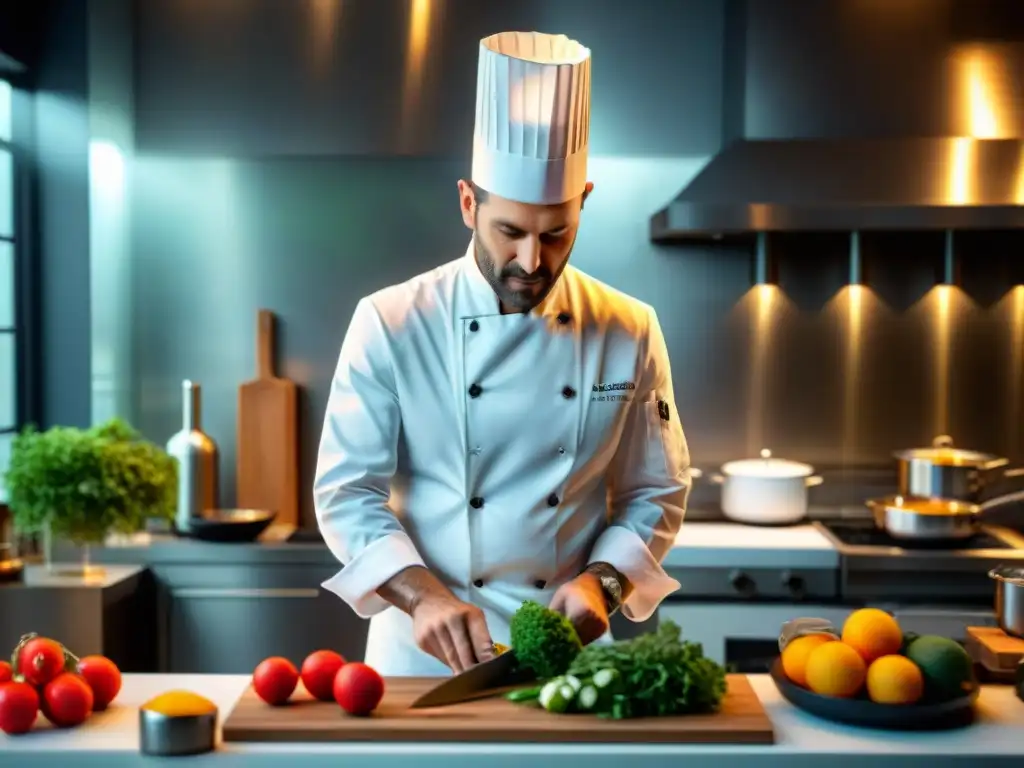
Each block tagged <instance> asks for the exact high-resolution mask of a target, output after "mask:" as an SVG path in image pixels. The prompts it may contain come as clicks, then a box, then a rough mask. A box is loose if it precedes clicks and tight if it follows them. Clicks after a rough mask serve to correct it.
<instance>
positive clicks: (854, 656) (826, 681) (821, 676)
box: [804, 640, 867, 699]
mask: <svg viewBox="0 0 1024 768" xmlns="http://www.w3.org/2000/svg"><path fill="white" fill-rule="evenodd" d="M804 674H805V675H806V677H807V687H808V688H810V689H811V690H812V691H814V692H815V693H820V694H821V695H822V696H837V697H839V698H844V699H848V698H852V697H853V696H856V695H857V694H858V693H859V692H860V689H861V687H863V685H864V678H865V677H866V676H867V664H865V663H864V659H862V658H861V656H860V654H859V653H857V651H855V650H854V649H853V648H851V647H850V646H848V645H847V644H846V643H844V642H842V641H840V640H830V641H829V642H827V643H821V644H820V645H819V646H818V647H816V648H814V649H812V650H811V653H810V654H809V655H808V657H807V664H806V667H805V669H804Z"/></svg>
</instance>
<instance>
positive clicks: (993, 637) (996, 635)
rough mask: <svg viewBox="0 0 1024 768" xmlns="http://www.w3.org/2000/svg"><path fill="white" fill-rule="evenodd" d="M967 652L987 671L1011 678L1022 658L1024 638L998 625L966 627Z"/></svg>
mask: <svg viewBox="0 0 1024 768" xmlns="http://www.w3.org/2000/svg"><path fill="white" fill-rule="evenodd" d="M964 647H965V648H966V649H967V652H968V653H969V654H970V655H971V658H972V659H974V661H976V662H977V663H979V664H981V665H982V666H983V667H985V669H987V670H988V671H989V672H994V673H997V674H1003V675H1006V676H1007V677H1008V679H1009V680H1012V679H1013V677H1014V675H1016V673H1017V667H1018V666H1019V665H1020V663H1021V660H1022V659H1024V640H1022V639H1021V638H1019V637H1013V636H1012V635H1008V634H1006V632H1004V631H1003V630H1001V629H999V628H998V627H967V642H966V643H965V644H964Z"/></svg>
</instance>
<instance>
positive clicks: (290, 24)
mask: <svg viewBox="0 0 1024 768" xmlns="http://www.w3.org/2000/svg"><path fill="white" fill-rule="evenodd" d="M296 6H298V7H296ZM506 29H538V30H543V31H550V32H557V33H564V34H566V35H570V36H573V37H576V38H578V39H580V40H582V41H583V42H584V43H585V44H586V45H588V46H590V47H591V49H592V50H593V51H594V60H595V63H594V69H593V113H592V121H593V122H592V125H591V152H592V153H593V154H601V155H626V156H648V157H657V156H665V155H698V156H699V155H707V154H711V153H713V152H715V151H716V150H717V149H718V147H719V145H720V142H721V124H722V117H721V114H722V109H721V106H722V74H721V70H722V52H723V42H722V40H723V29H724V10H723V4H722V3H721V2H719V1H718V0H688V1H687V2H679V0H645V1H644V2H643V3H633V4H631V5H630V6H629V7H628V8H624V7H623V4H622V3H621V2H619V0H558V2H551V0H521V1H520V2H518V3H501V4H498V3H481V2H478V1H477V0H424V1H423V2H408V0H363V2H350V1H349V0H325V1H324V2H315V3H314V2H308V3H287V2H281V0H248V1H247V2H245V3H225V2H211V3H197V2H193V1H192V0H146V2H145V3H138V4H137V6H136V36H137V39H136V45H135V50H136V53H137V56H136V62H137V63H136V68H135V87H134V94H135V120H136V123H135V138H136V147H137V150H138V151H139V152H143V153H161V152H185V153H189V154H192V153H210V154H215V155H222V156H229V157H230V156H234V157H239V156H244V157H258V156H275V155H285V156H300V155H305V156H310V155H313V156H316V155H384V156H390V155H406V156H434V157H450V158H466V159H468V155H469V151H470V147H471V143H472V142H471V141H470V139H471V136H472V129H473V118H474V113H475V99H476V75H477V55H478V48H477V44H478V41H479V40H480V39H481V38H483V37H485V36H487V35H489V34H493V33H495V32H498V31H501V30H506Z"/></svg>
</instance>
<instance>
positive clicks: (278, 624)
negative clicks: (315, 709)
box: [156, 564, 367, 674]
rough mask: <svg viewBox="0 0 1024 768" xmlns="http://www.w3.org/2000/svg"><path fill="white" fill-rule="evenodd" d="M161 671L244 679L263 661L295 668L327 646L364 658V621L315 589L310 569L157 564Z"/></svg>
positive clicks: (324, 572) (322, 571)
mask: <svg viewBox="0 0 1024 768" xmlns="http://www.w3.org/2000/svg"><path fill="white" fill-rule="evenodd" d="M156 570H157V574H158V580H159V582H160V584H161V599H160V603H161V608H160V621H161V623H162V624H163V626H162V628H161V631H160V633H159V634H160V637H161V649H160V657H161V664H160V667H161V669H162V670H163V671H166V672H172V673H204V674H249V673H251V672H252V670H253V669H254V668H255V667H256V665H257V664H259V663H260V661H262V660H263V659H265V658H267V657H268V656H284V657H286V658H288V659H291V660H292V661H293V662H294V663H295V664H296V665H299V664H301V663H302V660H303V658H305V656H306V655H308V654H309V653H310V652H312V651H315V650H318V649H321V648H330V649H333V650H335V651H337V652H339V653H340V654H342V655H343V656H344V657H345V658H347V659H350V660H359V659H362V658H363V656H364V653H365V649H366V628H367V622H365V621H364V620H362V619H360V618H359V617H357V616H356V615H355V614H354V613H353V612H352V611H351V610H350V609H349V608H348V606H347V605H345V603H343V602H342V601H341V600H340V599H339V598H338V597H336V596H335V595H333V594H331V593H329V592H327V591H326V590H323V589H322V588H320V586H319V584H320V582H322V581H323V580H325V579H327V578H329V577H330V576H331V575H333V573H334V572H335V570H334V569H332V568H324V567H320V566H308V565H301V566H296V565H267V566H264V565H259V566H253V565H240V564H232V565H227V566H216V565H202V566H191V567H184V566H163V567H158V568H157V569H156Z"/></svg>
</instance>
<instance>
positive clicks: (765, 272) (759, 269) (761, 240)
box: [754, 232, 778, 285]
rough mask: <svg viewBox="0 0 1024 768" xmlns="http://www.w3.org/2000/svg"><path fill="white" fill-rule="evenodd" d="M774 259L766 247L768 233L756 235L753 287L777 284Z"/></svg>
mask: <svg viewBox="0 0 1024 768" xmlns="http://www.w3.org/2000/svg"><path fill="white" fill-rule="evenodd" d="M776 267H777V265H776V263H775V259H773V258H772V255H771V253H770V249H769V247H768V233H767V232H758V233H757V251H756V253H755V254H754V285H775V284H776V283H777V282H778V274H777V271H776Z"/></svg>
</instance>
